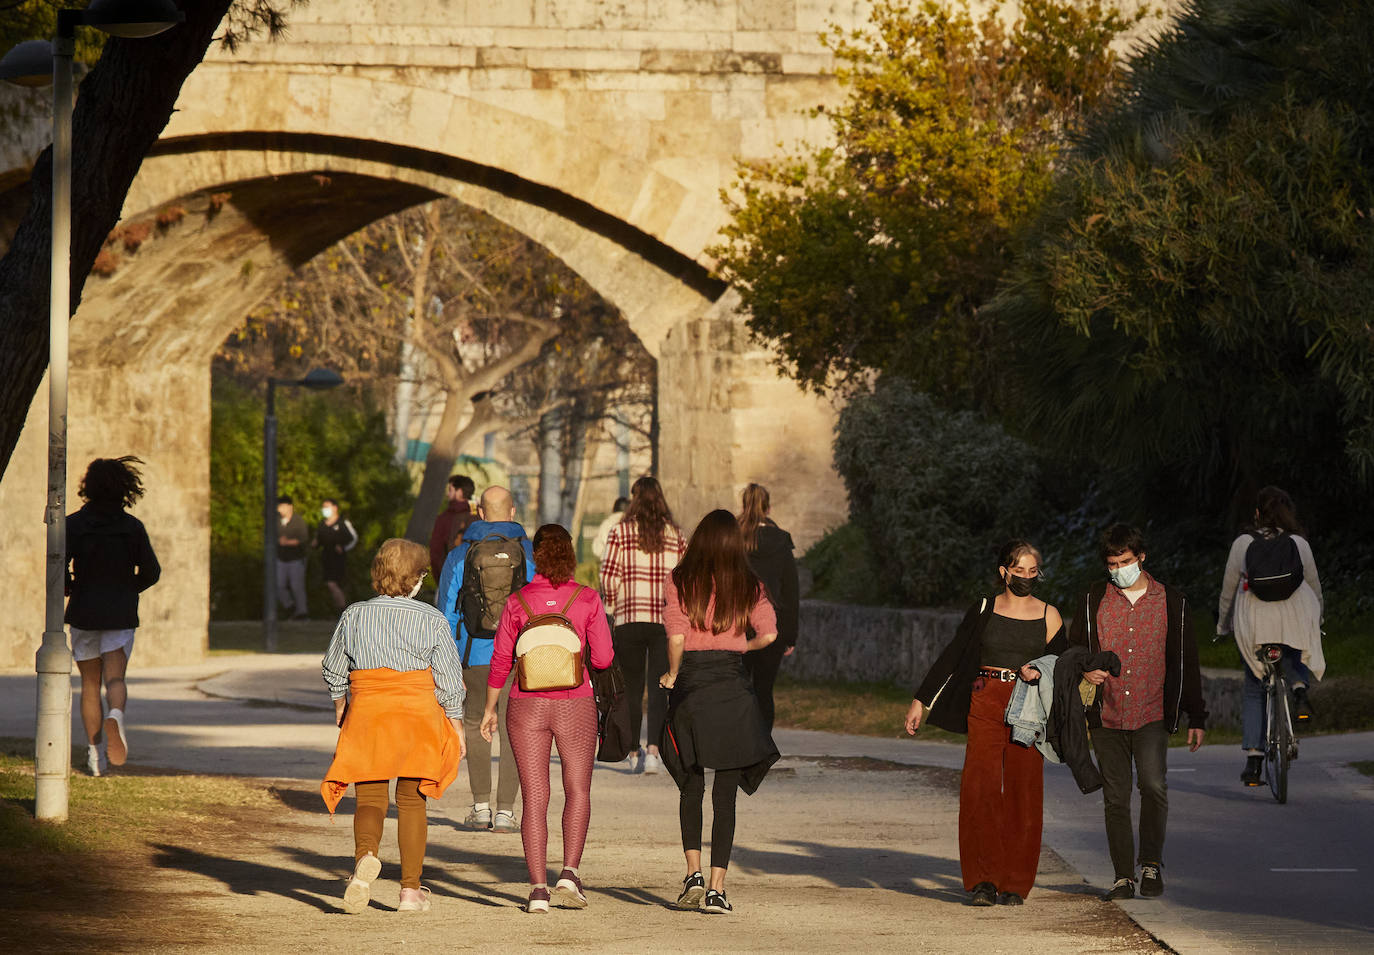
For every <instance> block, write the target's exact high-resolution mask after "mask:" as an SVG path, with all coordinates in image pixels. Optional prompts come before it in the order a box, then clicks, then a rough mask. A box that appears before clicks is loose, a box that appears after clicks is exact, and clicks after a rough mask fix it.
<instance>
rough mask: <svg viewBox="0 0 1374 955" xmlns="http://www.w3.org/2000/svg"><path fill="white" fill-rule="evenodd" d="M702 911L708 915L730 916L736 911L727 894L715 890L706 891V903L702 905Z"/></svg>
mask: <svg viewBox="0 0 1374 955" xmlns="http://www.w3.org/2000/svg"><path fill="white" fill-rule="evenodd" d="M701 910H702V911H703V912H705V913H706V914H707V915H729V914H730V913H731V912H733V911H735V909H734V907H733V906H731V905H730V900H729V899H727V898H726V897H725V893H724V892H717V891H716V890H715V889H708V890H707V891H706V901H705V902H703V903H701Z"/></svg>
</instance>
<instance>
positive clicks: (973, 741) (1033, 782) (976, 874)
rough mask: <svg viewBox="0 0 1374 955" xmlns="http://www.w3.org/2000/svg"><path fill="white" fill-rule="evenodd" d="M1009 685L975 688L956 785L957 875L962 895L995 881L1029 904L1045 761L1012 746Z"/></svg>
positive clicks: (1037, 753)
mask: <svg viewBox="0 0 1374 955" xmlns="http://www.w3.org/2000/svg"><path fill="white" fill-rule="evenodd" d="M980 682H981V686H980V685H979V684H980ZM1012 686H1013V684H1011V683H1001V682H999V681H996V680H986V681H983V680H981V678H980V680H979V681H975V683H974V687H975V689H974V691H973V700H972V702H971V703H970V705H969V713H968V746H967V748H966V749H965V750H964V773H963V776H962V777H961V778H960V780H959V868H960V870H961V871H962V873H963V876H964V888H965V889H972V888H973V887H974V886H976V885H977V884H978V883H980V882H991V883H992V884H993V885H995V886H996V887H997V888H998V890H999V891H1001V892H1015V893H1016V894H1017V895H1019V896H1021V897H1022V898H1023V899H1024V898H1025V897H1026V896H1027V895H1029V894H1030V890H1031V886H1033V885H1034V884H1035V872H1036V869H1037V868H1039V865H1040V830H1041V824H1042V821H1043V819H1044V809H1043V807H1044V795H1045V757H1043V756H1041V755H1040V750H1038V749H1036V748H1035V747H1034V746H1031V747H1026V746H1021V745H1019V744H1017V743H1013V742H1012V741H1011V727H1010V726H1008V725H1007V719H1006V713H1007V704H1008V703H1009V702H1010V701H1011V691H1012Z"/></svg>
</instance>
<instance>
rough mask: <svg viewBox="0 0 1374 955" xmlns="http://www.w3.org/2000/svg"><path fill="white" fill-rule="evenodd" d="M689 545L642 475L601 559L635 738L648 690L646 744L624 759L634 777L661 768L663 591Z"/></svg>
mask: <svg viewBox="0 0 1374 955" xmlns="http://www.w3.org/2000/svg"><path fill="white" fill-rule="evenodd" d="M686 549H687V543H686V541H684V540H683V537H682V531H681V530H679V528H678V526H677V525H676V524H674V523H673V512H672V511H670V510H669V509H668V502H667V501H666V500H664V498H663V487H662V485H660V484H659V483H658V480H657V479H656V478H652V477H649V476H647V475H646V476H644V477H642V478H640V479H639V480H637V481H635V483H634V486H633V487H632V488H631V489H630V506H629V507H628V508H626V509H625V517H624V519H622V520H621V522H620V523H619V524H616V525H615V526H614V527H612V528H611V533H610V535H609V536H608V537H607V538H606V555H605V557H603V558H602V560H601V594H602V599H603V600H604V601H605V603H606V609H607V611H609V612H610V613H611V615H612V616H613V617H614V618H615V631H614V634H613V639H614V643H615V657H616V659H617V660H619V661H620V666H621V669H623V670H624V671H625V691H626V695H627V696H628V697H629V698H630V727H631V729H632V731H633V732H634V733H635V734H636V735H638V733H639V725H640V715H641V714H640V709H639V708H640V701H641V700H642V699H643V698H644V687H645V686H646V685H647V686H648V687H649V727H648V729H649V735H648V740H649V742H648V745H647V746H646V748H645V749H641V750H639V751H638V752H637V753H631V754H630V755H629V756H628V757H626V758H627V759H628V760H634V761H635V762H634V768H635V772H637V773H656V772H658V771H659V770H660V769H662V768H663V761H662V760H661V759H660V758H659V755H658V738H659V737H660V736H661V735H662V734H663V719H664V715H665V714H666V713H667V711H668V694H667V693H666V692H665V691H664V690H662V689H661V688H660V687H659V685H658V678H659V677H660V676H662V675H663V674H664V673H666V672H668V633H667V631H666V630H664V629H663V604H664V601H665V597H664V592H665V589H666V587H667V585H668V578H669V576H670V575H671V574H672V572H673V568H674V567H676V566H677V562H678V561H679V560H681V559H682V554H683V552H684V551H685V550H686Z"/></svg>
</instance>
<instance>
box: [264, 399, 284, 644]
mask: <svg viewBox="0 0 1374 955" xmlns="http://www.w3.org/2000/svg"><path fill="white" fill-rule="evenodd" d="M280 528H281V522H280V521H279V520H278V519H277V380H276V379H275V378H268V379H267V413H266V414H265V415H263V419H262V646H263V649H264V650H266V651H267V652H268V653H274V652H276V649H277V538H278V537H279V536H280V535H281V529H280Z"/></svg>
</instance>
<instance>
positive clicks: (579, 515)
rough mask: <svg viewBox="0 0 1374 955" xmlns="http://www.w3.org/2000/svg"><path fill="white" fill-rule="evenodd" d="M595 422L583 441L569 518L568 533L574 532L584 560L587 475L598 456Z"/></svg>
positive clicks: (579, 558)
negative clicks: (593, 460)
mask: <svg viewBox="0 0 1374 955" xmlns="http://www.w3.org/2000/svg"><path fill="white" fill-rule="evenodd" d="M594 427H595V424H593V425H591V426H589V427H588V428H587V430H586V433H585V437H584V439H583V441H582V455H581V460H580V464H581V466H580V467H579V468H578V472H577V491H576V493H575V494H573V509H572V517H571V518H569V520H568V533H570V534H572V539H573V549H574V550H576V552H577V559H578V560H579V561H580V560H582V523H583V518H584V517H585V515H586V513H587V477H588V475H589V474H590V473H591V470H592V459H593V458H594V457H596V442H595V441H593V440H592V429H593V428H594Z"/></svg>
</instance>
